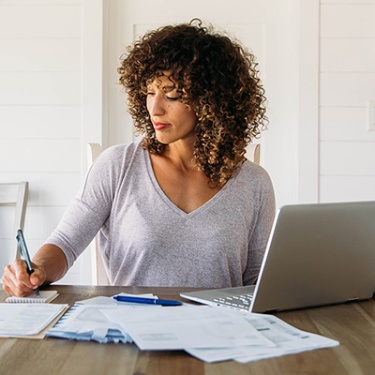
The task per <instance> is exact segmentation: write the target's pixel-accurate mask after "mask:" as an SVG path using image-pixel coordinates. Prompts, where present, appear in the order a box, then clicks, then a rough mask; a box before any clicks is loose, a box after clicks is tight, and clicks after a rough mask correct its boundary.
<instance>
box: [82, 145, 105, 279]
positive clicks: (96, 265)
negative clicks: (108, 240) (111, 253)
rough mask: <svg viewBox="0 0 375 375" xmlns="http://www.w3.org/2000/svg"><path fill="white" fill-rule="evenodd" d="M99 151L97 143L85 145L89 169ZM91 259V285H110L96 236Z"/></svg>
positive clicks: (100, 149) (100, 148)
mask: <svg viewBox="0 0 375 375" xmlns="http://www.w3.org/2000/svg"><path fill="white" fill-rule="evenodd" d="M101 151H102V147H101V146H100V144H98V143H89V144H88V145H87V162H88V166H89V167H91V165H92V163H93V162H94V160H95V159H96V158H97V157H98V155H99V154H100V153H101ZM91 259H92V263H91V265H92V283H93V285H110V282H109V279H108V276H107V272H106V270H105V267H104V263H103V259H102V256H101V255H100V251H99V246H98V236H96V237H95V238H94V240H93V241H92V243H91Z"/></svg>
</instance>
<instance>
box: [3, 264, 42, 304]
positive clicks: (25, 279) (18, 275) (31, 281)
mask: <svg viewBox="0 0 375 375" xmlns="http://www.w3.org/2000/svg"><path fill="white" fill-rule="evenodd" d="M32 266H33V269H34V272H33V273H32V274H31V275H29V274H28V273H27V266H26V262H25V261H24V260H21V259H16V260H15V261H14V262H13V263H11V264H8V265H7V266H6V267H5V269H4V275H3V277H2V281H3V290H4V291H5V293H7V294H8V295H9V296H17V297H26V296H28V295H30V294H32V293H34V289H36V288H38V287H39V286H40V285H42V284H43V283H44V282H45V281H46V273H45V271H44V269H43V268H42V267H39V266H38V265H37V264H35V263H32Z"/></svg>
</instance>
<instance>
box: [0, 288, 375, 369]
mask: <svg viewBox="0 0 375 375" xmlns="http://www.w3.org/2000/svg"><path fill="white" fill-rule="evenodd" d="M45 289H55V290H57V291H58V292H59V296H58V297H57V298H56V299H55V300H54V301H53V302H52V303H67V304H69V305H70V306H72V305H73V304H74V302H75V301H79V300H82V299H86V298H91V297H94V296H111V295H114V294H116V293H120V292H125V293H135V294H141V293H150V292H151V293H154V294H156V295H157V296H158V297H159V298H167V299H177V300H183V299H181V298H180V297H179V293H180V292H182V291H188V290H191V289H187V288H184V289H182V288H136V287H113V286H111V287H108V286H67V285H53V286H50V287H46V288H45ZM5 297H6V295H5V293H4V292H3V291H1V292H0V302H4V300H5ZM275 315H276V316H278V317H279V318H281V319H282V320H284V321H285V322H287V323H289V324H292V325H293V326H295V327H297V328H299V329H302V330H305V331H309V332H313V333H317V334H320V335H323V336H326V337H329V338H332V339H334V340H338V341H339V342H340V346H338V347H335V348H328V349H320V350H314V351H309V352H303V353H299V354H292V355H287V356H282V357H278V358H272V359H267V360H261V361H256V362H250V363H247V364H239V363H237V362H235V361H226V362H220V363H213V364H208V363H205V362H203V361H200V360H198V359H196V358H194V357H192V356H190V355H189V354H187V353H185V352H184V351H141V350H138V348H137V347H136V345H134V344H113V343H111V344H99V343H96V342H82V341H73V340H64V339H56V338H45V339H43V340H36V339H35V340H33V339H17V338H0V374H1V375H18V374H24V375H34V374H35V375H75V374H82V375H84V374H89V375H96V374H105V375H111V374H113V375H119V374H121V375H128V374H132V375H159V374H160V375H161V374H162V375H184V374H193V375H203V374H204V375H213V374H215V375H228V374H235V375H242V374H257V375H263V374H266V375H272V374H277V375H283V374H285V375H286V374H287V375H291V374H329V375H336V374H337V375H367V374H374V373H375V300H373V299H372V300H367V301H362V302H352V303H346V304H340V305H334V306H325V307H318V308H310V309H304V310H296V311H288V312H282V313H277V314H275Z"/></svg>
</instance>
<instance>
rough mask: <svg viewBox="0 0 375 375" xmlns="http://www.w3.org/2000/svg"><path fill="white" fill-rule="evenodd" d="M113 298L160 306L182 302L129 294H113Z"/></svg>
mask: <svg viewBox="0 0 375 375" xmlns="http://www.w3.org/2000/svg"><path fill="white" fill-rule="evenodd" d="M113 298H114V299H116V300H117V301H121V302H132V303H146V304H150V305H161V306H180V305H182V302H179V301H172V300H169V299H158V298H143V297H131V296H114V297H113Z"/></svg>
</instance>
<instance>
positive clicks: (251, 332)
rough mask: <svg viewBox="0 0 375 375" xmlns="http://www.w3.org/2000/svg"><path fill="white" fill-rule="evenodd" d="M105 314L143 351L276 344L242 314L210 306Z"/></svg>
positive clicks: (162, 308) (127, 308) (109, 310)
mask: <svg viewBox="0 0 375 375" xmlns="http://www.w3.org/2000/svg"><path fill="white" fill-rule="evenodd" d="M103 312H104V314H105V315H106V316H107V317H108V318H109V319H110V320H111V321H113V322H116V323H117V324H119V325H120V326H121V327H122V328H123V330H124V331H125V332H127V333H128V334H129V335H130V337H131V338H132V339H133V340H134V342H135V343H136V344H137V346H138V347H139V348H140V349H142V350H177V349H186V348H221V347H238V346H242V345H249V346H252V345H255V346H258V345H259V346H266V347H267V346H269V345H271V346H272V345H274V344H273V343H272V342H271V341H270V340H268V339H267V338H266V337H265V336H263V335H262V334H261V333H259V332H258V331H257V330H256V329H255V328H254V327H253V326H252V325H251V324H249V323H248V322H247V321H246V319H244V317H243V315H242V314H233V313H231V312H230V311H227V310H224V309H220V308H214V307H211V306H192V305H184V306H181V307H156V308H154V309H150V308H147V307H143V306H142V307H141V306H140V307H138V308H137V310H136V311H135V310H133V311H132V310H131V308H130V307H128V306H124V307H123V308H122V311H120V310H116V309H108V310H105V311H103Z"/></svg>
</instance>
